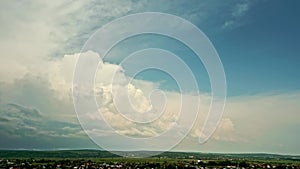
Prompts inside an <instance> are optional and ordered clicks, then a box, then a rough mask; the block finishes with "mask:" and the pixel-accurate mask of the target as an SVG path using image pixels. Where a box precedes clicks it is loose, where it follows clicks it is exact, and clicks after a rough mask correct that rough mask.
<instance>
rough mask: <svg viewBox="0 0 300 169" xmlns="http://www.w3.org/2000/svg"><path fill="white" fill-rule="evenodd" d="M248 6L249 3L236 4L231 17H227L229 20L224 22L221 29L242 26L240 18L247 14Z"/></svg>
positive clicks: (242, 22)
mask: <svg viewBox="0 0 300 169" xmlns="http://www.w3.org/2000/svg"><path fill="white" fill-rule="evenodd" d="M250 6H251V4H250V1H244V2H242V3H238V4H236V5H235V6H234V8H233V10H232V12H231V15H229V18H228V19H227V20H225V21H224V24H223V25H222V29H228V28H235V27H239V26H241V25H243V24H244V21H243V20H242V18H243V17H244V15H245V14H246V13H247V12H248V10H249V9H250Z"/></svg>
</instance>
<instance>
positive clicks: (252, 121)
mask: <svg viewBox="0 0 300 169" xmlns="http://www.w3.org/2000/svg"><path fill="white" fill-rule="evenodd" d="M299 9H300V2H299V1H296V0H289V1H280V0H272V1H271V0H262V1H256V0H253V1H248V0H230V1H226V2H225V1H216V0H212V1H208V0H201V1H198V0H191V1H179V0H175V1H169V0H167V1H163V2H161V1H158V0H141V1H136V0H124V1H116V0H112V1H69V0H67V1H59V0H54V1H49V2H46V1H44V2H42V1H35V0H33V1H16V0H15V1H14V0H12V1H9V0H4V1H1V2H0V24H1V26H0V51H1V56H0V138H1V139H0V149H47V150H48V149H51V150H56V149H86V148H88V149H99V145H97V142H98V143H99V144H100V142H101V145H102V144H103V145H104V144H105V145H106V146H103V147H102V148H105V147H113V146H115V145H116V144H117V145H119V146H120V148H121V147H133V148H134V147H135V146H137V144H133V143H132V144H131V143H130V142H126V141H123V142H121V143H120V140H118V139H117V138H118V137H111V134H112V133H111V131H105V130H104V128H105V125H104V124H106V123H109V124H110V126H111V127H112V128H113V129H114V131H115V132H116V133H117V134H120V135H122V136H127V137H129V138H135V137H137V138H139V137H145V138H150V137H156V136H159V135H160V134H161V133H163V132H164V131H166V130H169V129H172V127H173V126H174V124H180V125H182V127H183V128H184V127H187V128H184V132H185V131H188V133H187V135H185V136H184V138H182V140H180V141H179V142H178V144H177V143H176V146H175V147H172V149H171V150H173V151H200V152H266V153H280V154H298V155H299V154H300V135H299V134H298V133H299V132H298V131H299V129H300V122H299V119H300V104H299V102H300V78H299V77H300V76H299V73H300V70H299V68H300V55H299V54H300V48H299V44H300V20H299V16H300V10H299ZM140 12H161V13H167V14H172V15H176V16H178V17H181V18H183V19H185V20H187V21H189V22H191V23H192V24H194V25H195V26H196V27H197V28H198V29H200V30H201V31H202V32H203V33H204V34H205V35H206V36H207V38H208V39H209V40H210V42H211V43H212V44H213V46H214V48H215V50H216V51H217V53H218V55H219V58H220V61H221V63H222V66H223V69H224V73H225V75H226V84H227V85H226V88H227V98H226V105H225V109H224V113H223V116H222V119H221V121H220V123H219V125H218V126H217V129H216V131H215V132H214V133H213V135H212V136H211V137H209V139H208V141H207V142H205V143H204V144H199V142H198V137H199V135H201V132H203V130H202V129H203V128H204V124H205V119H206V118H207V117H208V114H209V110H210V107H209V106H210V102H211V100H212V93H211V92H212V88H211V84H210V79H209V74H208V72H207V70H206V67H205V65H204V64H203V63H202V62H201V60H199V58H198V57H197V55H196V54H195V53H194V52H193V51H192V50H191V49H190V48H189V46H187V45H185V44H183V43H182V42H180V41H178V40H176V39H174V38H170V37H166V36H161V35H155V34H142V35H137V36H133V37H129V38H127V39H124V40H122V41H120V42H119V43H118V44H116V45H115V46H114V47H113V48H112V49H111V50H110V51H109V52H108V53H107V55H105V57H104V54H103V53H97V51H83V50H82V49H83V47H84V44H86V42H87V41H88V39H89V38H90V37H91V36H92V35H95V32H96V31H97V30H99V29H100V28H101V27H103V26H104V25H105V24H108V23H110V22H111V21H113V20H115V19H118V18H120V17H123V16H126V15H129V14H136V13H140ZM145 22H147V21H145ZM149 22H150V21H149ZM127 24H128V25H127V26H124V27H114V29H111V30H109V33H111V34H115V35H118V34H121V33H122V32H126V31H127V30H129V27H132V26H133V25H130V23H127ZM150 24H151V23H150ZM166 24H172V22H167V23H166ZM138 26H139V27H141V28H145V29H146V28H148V27H149V25H147V24H145V25H138ZM151 26H153V27H155V26H157V25H150V27H151ZM167 26H169V25H167ZM167 26H166V25H165V26H164V25H161V27H167ZM174 30H175V29H174ZM171 32H172V31H171ZM105 36H106V37H111V36H110V35H109V34H106V35H105ZM192 36H193V35H191V37H192ZM100 48H101V46H100ZM149 48H159V49H164V50H165V51H170V52H172V53H173V54H175V55H177V56H178V58H179V59H180V60H181V61H183V62H184V63H185V65H186V66H187V67H188V68H189V70H190V71H191V72H192V74H193V75H194V76H195V79H196V80H195V83H196V84H197V85H198V86H199V88H197V89H196V90H193V89H192V88H189V87H191V86H189V85H190V84H191V85H192V82H191V83H188V84H189V85H187V86H188V89H190V90H186V91H184V93H181V92H182V91H180V89H181V88H180V87H181V86H178V84H176V80H178V79H176V77H177V76H173V77H172V76H170V75H168V74H167V73H166V72H161V71H157V70H147V71H142V72H140V73H138V74H137V75H136V76H135V75H134V70H135V69H136V68H138V67H139V66H141V65H142V66H143V64H145V63H152V61H158V62H157V63H159V62H161V63H163V64H162V66H163V65H171V66H169V67H168V68H172V70H173V71H174V72H173V73H174V74H177V75H178V77H179V79H180V78H186V76H185V70H183V69H180V67H178V68H177V66H176V63H177V62H176V59H169V58H168V57H167V55H166V56H165V55H157V56H150V55H149V56H148V55H145V56H144V58H143V59H142V61H143V64H141V63H139V62H137V60H129V61H128V62H123V61H124V59H126V58H127V57H128V56H129V55H130V54H132V53H134V52H136V51H141V50H143V49H149ZM157 52H158V51H157ZM160 52H162V51H160ZM82 56H83V57H85V58H91V59H93V58H97V59H98V60H97V61H99V65H100V66H99V67H98V71H97V76H96V81H95V82H96V84H95V89H94V91H93V92H94V93H95V95H96V100H97V103H98V106H99V107H98V111H97V112H96V111H94V112H93V111H89V108H85V107H81V108H83V109H82V110H81V109H80V110H81V111H83V112H85V111H86V112H85V113H84V115H82V114H80V113H78V111H79V109H78V107H76V105H75V106H74V104H73V103H75V104H76V103H77V102H76V99H75V101H74V98H73V97H72V96H73V94H74V93H72V87H73V86H72V81H73V75H74V71H75V70H76V67H75V66H76V61H77V59H78V58H80V57H82ZM78 60H80V59H78ZM91 61H93V60H91ZM93 63H94V62H93ZM123 63H124V64H123ZM77 64H78V62H77ZM178 64H179V62H178ZM82 65H83V66H86V67H90V66H91V65H93V64H92V62H88V60H87V62H86V63H85V62H84V63H83V64H82ZM114 75H116V76H115V77H116V79H117V80H116V82H115V84H111V79H112V76H114ZM132 78H134V80H132V81H131V82H130V84H126V83H125V82H127V81H128V80H130V79H132ZM188 82H190V81H188ZM112 89H114V90H116V93H111V90H112ZM153 90H154V91H159V92H152V91H153ZM151 93H152V94H153V93H154V95H153V98H150V100H149V95H151ZM162 93H163V94H162ZM195 93H196V94H195ZM126 94H128V95H129V96H128V97H129V98H130V100H131V104H132V105H133V109H131V108H128V107H129V106H128V103H127V102H126V101H123V100H126V98H125V96H126ZM181 96H183V97H184V98H185V99H186V102H185V107H184V106H183V107H184V108H185V109H184V110H185V111H183V115H182V118H183V121H184V120H189V119H194V120H195V121H193V122H194V123H191V122H190V121H188V123H185V122H183V123H182V124H181V123H180V122H179V123H176V119H177V118H178V117H179V116H178V114H176V113H175V114H174V112H178V111H179V110H182V107H180V106H179V105H180V104H179V103H180V101H181V100H180V97H181ZM87 97H89V96H87ZM151 97H152V95H151ZM162 98H164V99H167V100H163V99H162ZM198 98H200V100H201V103H199V106H200V111H199V112H198V116H197V117H195V118H193V117H194V115H195V113H197V110H195V104H194V103H196V102H197V99H198ZM77 99H78V98H77ZM73 101H74V102H73ZM164 101H165V102H164ZM162 103H165V105H164V106H163V109H162V110H161V111H162V112H163V114H162V115H161V116H160V118H159V119H157V120H155V121H153V122H152V123H147V124H146V123H141V124H137V123H136V122H135V120H144V118H146V117H148V116H147V115H146V114H143V115H142V117H141V116H131V117H130V118H132V119H135V120H132V119H130V118H124V115H132V114H130V113H128V112H132V111H138V112H147V111H148V110H150V109H151V107H154V108H156V106H158V110H159V108H160V107H161V105H163V104H162ZM116 104H118V106H119V108H121V109H122V110H124V112H125V114H120V113H119V112H118V111H119V110H118V109H117V108H116V107H118V106H116ZM151 104H153V105H151ZM196 105H198V102H197V104H196ZM75 110H77V111H75ZM99 112H101V113H102V116H101V114H99ZM156 112H159V111H155V112H153V114H155V113H156ZM126 113H128V114H126ZM155 115H156V114H155ZM99 117H101V118H99ZM150 117H152V116H149V118H150ZM180 117H181V116H180ZM78 118H79V119H78ZM87 123H88V124H89V125H88V126H86V124H87ZM190 124H194V125H193V126H189V125H190ZM189 127H191V129H190V130H189V129H188V128H189ZM172 132H173V133H172ZM172 132H171V136H170V137H169V138H168V137H167V138H164V139H163V140H160V141H161V143H160V144H161V145H162V146H165V147H164V148H167V149H168V150H169V147H168V144H169V142H171V140H173V139H172V138H173V136H174V137H175V136H176V139H177V136H178V137H181V135H180V132H181V131H176V130H174V131H172ZM114 136H115V135H114ZM176 139H174V140H176ZM107 144H109V145H107ZM174 144H175V142H174ZM144 146H146V147H148V148H150V149H151V144H150V143H149V144H147V145H144ZM100 147H101V146H100Z"/></svg>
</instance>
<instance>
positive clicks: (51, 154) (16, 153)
mask: <svg viewBox="0 0 300 169" xmlns="http://www.w3.org/2000/svg"><path fill="white" fill-rule="evenodd" d="M122 153H124V154H126V156H128V157H139V156H144V155H145V154H147V151H136V152H122ZM116 157H120V156H118V155H116V154H113V153H111V152H108V151H101V150H57V151H32V150H0V158H116ZM154 157H156V158H184V159H187V158H192V159H263V160H265V159H268V160H271V159H274V160H280V159H281V160H293V161H300V156H296V155H278V154H225V153H224V154H223V153H199V152H164V153H161V154H159V155H156V156H154Z"/></svg>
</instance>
